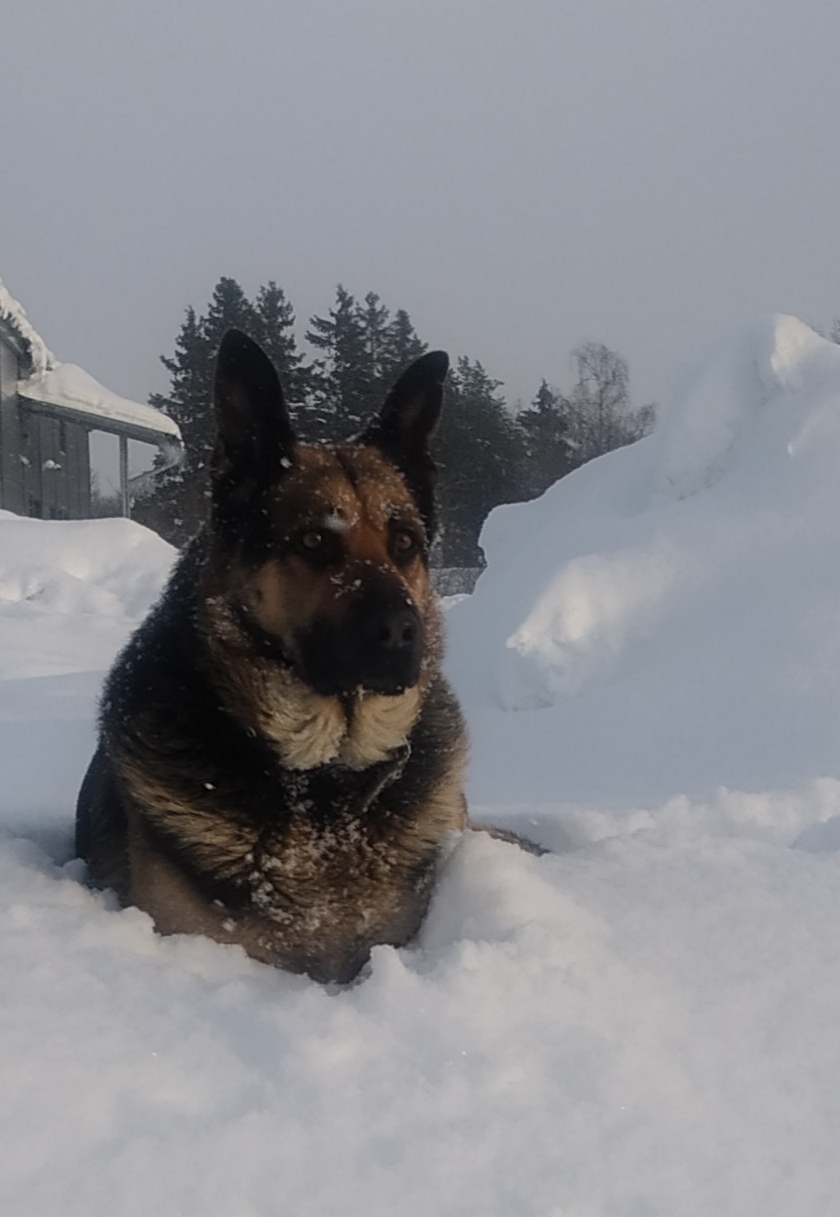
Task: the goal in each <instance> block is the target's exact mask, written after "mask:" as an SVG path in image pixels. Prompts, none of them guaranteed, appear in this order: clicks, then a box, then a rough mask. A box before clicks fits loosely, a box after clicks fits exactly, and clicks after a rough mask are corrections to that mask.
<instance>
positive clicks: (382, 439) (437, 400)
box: [362, 351, 449, 464]
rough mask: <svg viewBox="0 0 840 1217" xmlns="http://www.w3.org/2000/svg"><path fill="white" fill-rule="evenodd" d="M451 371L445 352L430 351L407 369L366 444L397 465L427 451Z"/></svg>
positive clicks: (367, 434)
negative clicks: (448, 373)
mask: <svg viewBox="0 0 840 1217" xmlns="http://www.w3.org/2000/svg"><path fill="white" fill-rule="evenodd" d="M448 369H449V356H448V355H447V354H446V351H429V352H428V354H426V355H421V356H420V358H419V359H417V360H415V362H414V363H413V364H412V365H411V367H410V368H407V369H406V371H405V372H403V374H402V376H401V377H400V378H399V380H398V381H397V383H396V384H395V385H394V387H393V389H392V390H391V392H390V393H389V394H388V397H387V399H386V401H385V405H384V406H383V407H382V410H381V411H380V413H379V416H378V417H377V418H375V419H373V421H372V422H371V423H369V424H368V426H367V428H366V430H365V432H364V434H363V435H362V443H363V444H375V445H376V446H377V448H381V449H382V450H383V451H384V452H387V454H388V456H390V457H391V459H392V460H394V461H396V462H397V463H398V464H400V463H401V460H404V459H411V457H412V456H414V455H415V454H417V453H418V452H428V449H429V441H430V440H431V438H432V436H433V435H434V431H435V427H436V426H437V424H438V419H439V418H440V408H441V405H442V403H443V382H444V380H445V379H446V373H447V371H448Z"/></svg>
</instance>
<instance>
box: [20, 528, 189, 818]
mask: <svg viewBox="0 0 840 1217" xmlns="http://www.w3.org/2000/svg"><path fill="white" fill-rule="evenodd" d="M174 552H175V551H174V550H173V549H172V548H171V546H169V545H167V544H166V542H165V541H162V540H161V539H160V537H158V536H156V535H155V534H154V533H152V532H149V530H148V529H145V528H141V527H140V525H139V524H134V523H132V522H131V521H130V520H79V521H70V522H63V523H57V522H53V521H46V520H29V519H23V518H21V517H20V516H15V515H12V514H11V513H10V512H7V511H0V773H2V774H3V781H2V783H0V821H2V822H5V823H13V824H15V825H21V824H23V823H28V822H30V821H32V822H36V823H38V824H43V823H45V822H46V821H49V822H57V823H63V824H66V823H67V819H68V813H69V810H70V808H71V806H72V803H73V800H74V798H75V791H76V790H77V788H78V784H79V781H80V780H81V776H82V774H83V772H84V769H85V766H86V764H87V759H89V754H90V750H91V747H92V744H93V739H94V734H95V732H94V719H95V715H96V701H97V698H98V696H99V689H100V686H101V683H102V678H103V675H104V673H105V671H106V670H107V668H108V667H109V665H110V663H111V661H112V659H113V657H114V655H115V654H116V653H117V651H118V650H119V649H120V648H121V647H122V646H123V644H124V643H125V642H126V640H127V639H128V636H129V634H130V633H131V631H132V630H133V629H134V627H135V626H136V624H137V623H138V622H139V620H140V619H141V618H142V616H143V615H144V614H145V612H146V610H147V609H148V607H149V605H150V604H152V602H153V601H154V600H156V599H157V596H158V595H159V593H160V589H161V587H162V586H163V582H164V580H165V578H166V576H167V574H168V571H169V568H170V566H171V563H172V560H173V557H174Z"/></svg>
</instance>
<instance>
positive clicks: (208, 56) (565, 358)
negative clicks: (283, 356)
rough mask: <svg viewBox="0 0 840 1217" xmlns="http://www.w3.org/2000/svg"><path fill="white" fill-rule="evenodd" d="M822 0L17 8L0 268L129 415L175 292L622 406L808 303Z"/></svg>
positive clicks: (291, 1) (3, 94) (356, 1)
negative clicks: (266, 304)
mask: <svg viewBox="0 0 840 1217" xmlns="http://www.w3.org/2000/svg"><path fill="white" fill-rule="evenodd" d="M839 55H840V4H838V3H837V0H798V2H797V3H796V4H794V3H793V2H792V0H692V2H686V0H575V2H574V3H568V2H567V0H515V2H514V0H510V2H505V3H502V2H499V0H445V2H444V0H422V3H420V2H417V0H235V2H234V0H165V2H160V0H142V2H141V0H132V2H130V3H129V2H122V3H121V2H120V0H72V2H71V0H22V2H20V3H16V4H8V5H5V6H4V8H3V15H2V21H0V102H1V103H2V110H1V111H0V140H2V157H0V218H1V219H2V224H0V277H2V278H3V279H4V280H5V282H6V285H7V287H8V288H9V290H10V291H11V292H12V294H13V295H15V296H17V298H18V299H19V300H20V301H21V303H22V304H23V305H24V307H25V308H26V309H27V312H28V314H29V317H30V320H31V321H32V323H33V324H34V325H35V327H36V328H37V329H38V330H39V331H40V332H41V334H42V335H43V337H44V338H45V340H46V341H47V343H48V344H49V345H50V346H51V347H52V348H53V350H54V351H55V352H56V354H57V355H58V357H59V358H60V359H63V360H67V361H71V362H74V363H79V364H81V365H82V366H83V367H84V368H86V370H87V371H89V372H90V373H91V374H92V375H94V376H96V377H97V379H99V380H101V381H102V382H103V383H104V384H106V385H107V386H108V387H109V388H110V389H112V390H114V391H116V392H119V393H122V394H124V395H126V396H129V397H133V398H135V399H138V400H141V401H143V400H145V399H146V397H147V395H148V394H149V392H150V391H152V390H155V389H160V388H164V387H165V385H166V377H165V373H164V372H163V369H162V368H161V367H160V364H159V360H158V356H159V355H160V354H163V353H170V352H171V351H172V349H173V344H174V339H175V336H176V334H177V331H178V329H179V327H180V324H181V321H182V319H183V314H184V309H185V308H186V306H187V305H188V304H193V305H195V306H196V307H197V308H198V309H203V307H204V306H205V304H206V303H207V301H208V299H209V296H210V294H211V291H212V289H213V286H214V284H215V283H216V281H217V280H218V278H219V277H220V276H221V275H230V276H232V277H234V278H236V279H237V280H239V282H240V283H241V284H242V286H243V287H244V288H245V290H246V291H247V292H248V293H249V294H250V293H252V292H254V291H255V290H256V288H257V286H258V285H259V284H260V283H263V282H265V281H267V280H268V279H271V278H273V279H276V280H277V281H278V283H280V284H281V286H283V287H284V288H285V290H286V292H287V294H288V296H289V297H290V299H291V300H292V302H293V303H294V305H295V307H296V310H297V313H298V319H299V323H300V324H299V332H300V333H301V334H302V331H303V329H304V324H303V323H304V322H305V321H306V319H307V318H308V317H309V316H310V314H311V313H313V312H320V313H325V312H326V310H327V309H328V308H329V307H330V305H331V303H332V301H333V296H334V289H335V285H336V283H338V282H341V283H343V284H344V286H345V287H346V288H347V289H348V290H350V291H351V292H353V293H355V294H357V295H358V296H362V295H363V294H364V293H365V292H367V291H369V290H375V291H377V292H378V293H379V294H380V295H381V297H382V298H383V300H384V302H385V303H387V304H388V305H389V306H390V307H391V308H392V309H396V308H398V307H404V308H406V309H408V311H409V313H410V314H411V316H412V318H413V320H414V322H415V325H416V327H417V329H418V331H419V332H420V334H421V336H422V337H423V338H424V339H425V340H426V341H427V342H429V343H430V344H432V345H433V346H442V347H446V348H448V349H449V350H450V352H452V353H453V354H466V355H469V356H471V357H472V358H476V359H480V360H481V361H482V362H483V363H484V364H485V366H486V368H487V369H488V371H489V372H491V373H492V374H493V375H495V376H496V377H498V378H499V379H501V380H503V381H505V382H506V389H505V391H506V393H507V394H508V396H509V398H510V399H511V400H513V399H515V398H517V397H523V398H529V397H531V396H532V395H533V393H534V392H535V390H536V388H537V386H538V384H539V380H540V378H541V377H543V376H544V377H546V378H547V379H548V380H549V381H550V382H552V383H554V384H557V385H559V386H560V387H564V386H568V384H569V380H570V368H569V352H570V350H571V348H572V347H573V346H574V345H575V344H576V343H577V342H579V341H580V340H582V339H586V338H592V339H597V340H601V341H604V342H606V343H607V344H609V345H610V346H613V347H615V348H616V349H617V350H619V351H621V352H622V353H623V354H624V355H626V357H627V358H628V360H629V362H630V372H631V385H632V388H633V391H634V398H635V399H636V401H637V402H638V403H639V404H641V403H642V402H643V401H645V400H650V399H655V398H658V397H660V396H661V394H662V393H663V391H664V389H665V386H666V384H667V381H668V379H669V377H670V374H671V372H672V370H673V368H674V364H675V362H676V361H677V360H678V359H680V358H681V357H683V356H684V355H686V354H688V353H690V351H691V349H692V347H693V346H695V345H697V344H698V343H699V342H701V341H703V340H705V339H706V338H707V337H709V336H710V335H713V334H714V333H715V332H716V331H717V330H719V329H720V328H722V327H723V326H725V325H726V324H728V323H729V322H730V321H732V320H737V319H740V318H741V317H743V316H745V315H750V314H752V313H756V312H768V311H782V312H792V313H795V314H797V315H798V316H800V317H802V318H803V319H805V320H807V321H810V322H816V323H821V324H824V325H827V324H829V323H830V322H831V320H832V318H833V317H835V316H836V315H840V274H838V266H837V253H836V251H837V228H838V216H839V215H840V207H838V204H840V72H838V68H837V63H838V56H839Z"/></svg>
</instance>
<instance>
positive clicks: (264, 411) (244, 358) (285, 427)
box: [213, 330, 295, 486]
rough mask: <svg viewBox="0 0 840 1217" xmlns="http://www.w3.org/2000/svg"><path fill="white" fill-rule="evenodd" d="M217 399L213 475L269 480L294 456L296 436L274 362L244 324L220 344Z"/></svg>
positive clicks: (260, 481)
mask: <svg viewBox="0 0 840 1217" xmlns="http://www.w3.org/2000/svg"><path fill="white" fill-rule="evenodd" d="M214 399H215V404H216V426H217V429H218V439H217V443H216V450H215V452H214V454H213V478H214V481H215V482H216V483H219V482H224V483H227V484H230V482H231V481H232V480H239V479H244V480H245V481H246V482H249V483H251V484H252V485H260V486H265V485H267V484H268V483H269V482H271V481H272V480H273V479H275V478H276V477H277V475H278V473H279V472H280V469H281V468H282V466H283V462H284V461H288V460H289V458H290V456H291V451H292V448H293V447H294V442H295V437H294V434H293V432H292V426H291V423H290V422H289V415H288V411H287V410H286V403H285V401H284V400H283V390H282V388H281V387H280V379H279V377H278V375H277V373H276V371H275V370H274V365H273V364H272V362H271V360H270V359H269V358H268V356H267V355H266V354H265V352H264V351H263V350H262V348H261V347H259V346H257V344H256V342H254V341H253V340H252V339H250V338H249V337H248V336H247V335H246V334H243V333H241V332H240V331H239V330H228V332H227V333H226V334H225V336H224V338H223V339H222V342H221V345H220V347H219V356H218V359H217V360H216V381H215V386H214Z"/></svg>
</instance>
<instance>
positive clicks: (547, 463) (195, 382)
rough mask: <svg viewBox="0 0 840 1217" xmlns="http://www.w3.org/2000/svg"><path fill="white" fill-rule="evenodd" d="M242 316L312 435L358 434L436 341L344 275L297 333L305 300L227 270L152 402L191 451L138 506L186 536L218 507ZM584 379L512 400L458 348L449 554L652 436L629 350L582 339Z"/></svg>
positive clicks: (442, 435)
mask: <svg viewBox="0 0 840 1217" xmlns="http://www.w3.org/2000/svg"><path fill="white" fill-rule="evenodd" d="M231 327H236V328H237V329H240V330H243V331H244V332H245V333H247V334H249V335H250V336H251V337H252V338H254V339H255V340H256V341H257V342H259V343H260V345H261V346H262V347H263V348H264V350H265V351H266V352H267V353H268V354H269V356H270V357H271V359H272V360H273V362H274V364H275V366H276V367H277V370H278V372H279V373H280V378H281V380H282V382H283V388H284V391H285V393H286V397H287V400H288V403H289V410H290V413H291V415H292V418H293V421H294V424H295V428H296V430H297V433H298V434H299V435H300V437H301V438H302V439H305V440H310V441H316V442H317V441H320V440H342V439H349V438H350V437H352V436H353V435H354V434H356V433H357V432H359V431H360V430H361V428H362V426H363V424H364V422H365V421H366V420H367V419H368V418H369V417H370V416H371V415H372V414H373V413H374V412H375V411H376V410H377V409H378V408H379V406H380V405H381V404H382V401H383V399H384V396H385V394H386V393H387V391H388V389H389V388H390V386H391V385H392V384H393V382H394V381H395V379H396V378H397V376H399V374H400V373H401V372H402V371H403V370H404V369H405V368H406V367H407V366H408V365H409V364H410V363H411V362H413V360H415V359H417V358H418V356H420V355H422V354H423V352H424V351H425V350H426V349H427V344H426V343H425V342H423V341H422V340H421V338H420V337H419V336H418V334H417V333H416V331H415V329H414V326H413V324H412V322H411V318H410V317H409V315H408V313H407V312H406V311H405V310H404V309H398V310H397V311H396V312H395V313H394V314H393V315H392V314H391V312H390V310H389V309H388V308H387V307H386V306H385V305H384V304H383V303H382V301H381V300H380V298H379V296H378V295H377V294H376V293H375V292H368V293H367V295H366V296H365V297H364V298H363V299H361V300H357V299H356V298H355V297H354V296H353V295H351V294H350V293H349V292H348V291H346V290H345V289H344V288H343V287H342V286H339V287H338V288H337V290H336V296H335V301H334V303H333V306H332V308H331V309H329V310H328V312H327V314H326V316H323V317H319V316H314V317H312V318H311V319H310V321H309V325H308V327H307V329H306V330H305V334H304V337H305V341H306V343H307V344H308V352H307V351H306V350H302V349H301V348H300V346H299V345H298V341H297V337H296V333H295V313H294V309H293V306H292V304H291V302H290V301H289V300H288V299H287V297H286V295H285V292H284V291H283V289H282V288H280V287H278V285H277V284H276V283H275V282H273V281H271V282H269V283H267V284H266V285H265V286H263V287H260V288H259V290H258V292H257V294H256V296H255V297H254V298H253V299H249V298H248V297H247V296H246V295H245V293H244V292H243V290H242V288H241V287H240V286H239V284H238V283H237V282H236V281H235V280H234V279H230V278H222V279H220V280H219V282H218V283H217V285H216V287H215V289H214V291H213V296H212V299H211V300H210V302H209V305H208V307H207V309H206V310H205V312H203V313H202V314H200V315H199V314H197V313H196V311H195V309H193V308H188V309H187V312H186V317H185V320H184V323H183V325H182V326H181V330H180V332H179V333H178V335H177V337H176V339H175V351H174V353H173V354H172V355H165V356H161V359H162V362H163V364H164V366H165V368H166V370H167V372H168V373H169V377H170V385H169V389H168V391H167V392H166V393H157V394H153V395H152V396H151V397H150V399H149V401H150V404H151V405H153V406H155V407H156V408H157V409H159V410H162V411H163V412H164V413H165V414H167V415H169V416H170V417H171V418H173V419H174V420H175V421H176V422H177V423H178V425H179V426H180V428H181V433H182V435H183V439H184V453H185V459H184V462H183V464H182V465H181V466H180V467H179V468H176V469H164V470H161V471H160V472H159V474H158V476H157V477H156V478H155V479H154V487H153V489H152V490H151V491H149V492H147V493H146V494H145V495H144V496H143V497H142V498H139V499H138V500H137V501H136V502H135V504H134V507H133V513H132V514H133V515H134V518H135V519H137V520H139V521H141V522H142V523H144V524H147V525H148V526H149V527H151V528H154V529H155V530H156V531H157V532H159V533H160V534H161V535H162V536H164V537H165V538H166V539H167V540H169V541H171V542H172V543H173V544H175V545H179V546H180V545H183V544H184V543H185V541H186V540H188V539H189V537H190V536H192V535H193V534H194V533H195V532H196V531H197V529H198V527H199V526H200V524H201V522H202V520H203V519H204V517H205V515H206V507H207V499H208V496H209V469H210V459H211V455H212V450H213V443H214V434H215V424H214V418H213V397H212V391H213V370H214V362H215V356H216V351H217V349H218V345H219V342H220V340H221V338H222V335H223V334H224V333H225V331H226V330H228V329H230V328H231ZM573 367H574V369H575V373H576V377H577V379H576V381H575V384H574V386H573V388H572V389H571V391H570V392H569V393H568V394H564V393H562V392H561V391H560V390H558V389H556V388H554V387H552V386H550V385H549V384H548V383H547V382H546V381H545V380H543V381H542V383H541V384H540V387H539V389H538V391H537V393H536V396H535V397H534V399H533V401H532V402H531V403H530V404H529V405H528V406H527V407H526V408H524V409H522V408H520V409H519V410H518V411H517V412H516V413H514V412H512V411H511V410H510V409H509V408H508V405H507V403H506V401H505V399H504V397H503V396H502V394H501V393H500V389H501V387H502V385H501V382H500V381H498V380H494V379H493V377H492V376H490V375H489V373H488V372H487V371H485V369H484V367H483V366H482V365H481V363H479V362H477V361H474V360H471V359H469V358H467V357H465V356H461V357H459V358H457V359H456V360H455V362H454V365H453V367H452V369H451V371H450V374H449V376H448V377H447V382H446V388H445V400H444V411H443V417H442V420H441V425H440V427H439V430H438V432H437V435H436V436H435V440H434V456H435V460H436V461H437V464H438V468H439V484H438V485H439V499H440V508H441V510H440V518H441V522H442V530H441V539H440V541H439V543H438V548H437V552H436V554H435V560H436V562H437V563H438V564H439V565H443V566H476V565H480V564H481V562H482V554H481V550H480V548H479V544H478V536H479V532H480V530H481V525H482V524H483V522H484V520H485V518H486V516H487V514H488V513H489V511H490V510H491V509H492V508H493V507H495V506H497V505H498V504H500V503H513V502H518V501H521V500H523V499H530V498H534V497H536V496H537V495H539V494H542V492H543V491H544V490H546V489H547V488H548V487H549V486H550V485H551V484H552V483H553V482H555V481H557V479H558V478H561V477H563V476H565V475H566V474H567V473H570V472H571V471H572V470H573V469H575V468H577V467H578V466H579V465H582V464H584V463H585V462H586V461H589V460H592V458H593V457H596V456H600V455H601V454H602V453H604V452H609V451H611V450H612V449H614V448H619V447H621V446H622V445H624V444H628V443H632V442H633V441H634V440H637V439H639V438H641V437H642V436H643V435H645V434H647V432H648V431H649V430H650V429H651V427H652V425H653V419H654V408H653V407H652V406H645V407H642V408H641V409H635V408H634V407H633V406H632V404H631V399H630V387H629V372H628V367H627V362H626V360H625V359H624V358H623V357H622V356H621V355H619V354H617V353H616V352H615V351H611V350H610V349H609V348H608V347H606V346H604V345H603V344H602V343H597V342H585V343H583V344H581V345H580V346H579V347H577V349H576V350H575V351H574V352H573Z"/></svg>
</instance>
